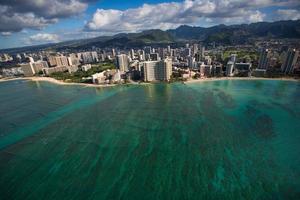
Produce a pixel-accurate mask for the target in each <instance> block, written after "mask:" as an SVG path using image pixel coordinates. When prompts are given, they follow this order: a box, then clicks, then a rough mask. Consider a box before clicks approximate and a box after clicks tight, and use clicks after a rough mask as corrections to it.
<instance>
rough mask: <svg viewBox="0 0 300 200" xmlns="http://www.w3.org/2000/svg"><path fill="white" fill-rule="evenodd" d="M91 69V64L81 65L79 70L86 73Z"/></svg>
mask: <svg viewBox="0 0 300 200" xmlns="http://www.w3.org/2000/svg"><path fill="white" fill-rule="evenodd" d="M91 68H92V65H91V64H88V65H82V66H81V70H82V71H84V72H86V71H88V70H89V69H91Z"/></svg>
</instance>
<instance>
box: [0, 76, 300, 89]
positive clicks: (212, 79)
mask: <svg viewBox="0 0 300 200" xmlns="http://www.w3.org/2000/svg"><path fill="white" fill-rule="evenodd" d="M15 80H30V81H47V82H50V83H54V84H58V85H79V86H84V87H113V86H116V85H117V84H110V85H108V84H107V85H95V84H88V83H69V82H64V81H60V80H57V79H54V78H50V77H22V78H2V79H0V82H6V81H15ZM222 80H283V81H300V79H294V78H259V77H220V78H216V77H214V78H202V79H193V80H188V81H185V82H184V83H185V84H190V83H201V82H206V81H222ZM129 84H138V83H129Z"/></svg>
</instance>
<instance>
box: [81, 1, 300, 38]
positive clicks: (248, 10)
mask: <svg viewBox="0 0 300 200" xmlns="http://www.w3.org/2000/svg"><path fill="white" fill-rule="evenodd" d="M291 5H294V6H295V5H299V1H298V0H286V1H282V0H252V1H244V0H185V1H183V2H171V3H160V4H153V5H151V4H144V5H143V6H141V7H138V8H134V9H127V10H114V9H109V10H104V9H97V11H96V12H95V13H94V15H93V17H92V19H90V20H89V21H88V22H87V23H86V26H85V28H86V30H89V31H101V32H103V33H117V32H136V31H141V30H144V29H155V28H159V29H169V28H174V27H177V26H179V25H182V24H189V25H200V26H203V25H204V26H205V25H214V24H220V23H226V24H236V23H252V22H260V21H263V20H264V19H265V18H266V14H264V13H262V12H261V11H260V9H261V8H264V7H268V6H291Z"/></svg>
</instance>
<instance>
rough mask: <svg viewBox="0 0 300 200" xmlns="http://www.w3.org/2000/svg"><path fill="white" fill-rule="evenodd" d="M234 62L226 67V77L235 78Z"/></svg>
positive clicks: (230, 62) (229, 62)
mask: <svg viewBox="0 0 300 200" xmlns="http://www.w3.org/2000/svg"><path fill="white" fill-rule="evenodd" d="M233 69H234V62H232V61H228V63H227V65H226V76H233V75H234V73H233Z"/></svg>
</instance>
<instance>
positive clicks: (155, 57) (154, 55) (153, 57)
mask: <svg viewBox="0 0 300 200" xmlns="http://www.w3.org/2000/svg"><path fill="white" fill-rule="evenodd" d="M150 59H151V61H159V60H160V57H159V54H158V53H151V54H150Z"/></svg>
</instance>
